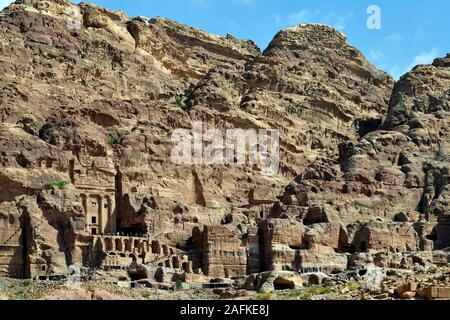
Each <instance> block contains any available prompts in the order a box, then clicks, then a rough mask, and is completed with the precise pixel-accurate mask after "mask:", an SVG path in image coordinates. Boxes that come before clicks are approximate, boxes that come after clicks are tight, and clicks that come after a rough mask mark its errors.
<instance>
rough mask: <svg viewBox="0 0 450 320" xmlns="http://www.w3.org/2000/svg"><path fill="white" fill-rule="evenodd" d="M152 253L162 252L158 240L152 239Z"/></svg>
mask: <svg viewBox="0 0 450 320" xmlns="http://www.w3.org/2000/svg"><path fill="white" fill-rule="evenodd" d="M152 253H154V254H161V246H160V245H159V242H158V241H156V240H155V241H152Z"/></svg>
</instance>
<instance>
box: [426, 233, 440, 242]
mask: <svg viewBox="0 0 450 320" xmlns="http://www.w3.org/2000/svg"><path fill="white" fill-rule="evenodd" d="M427 239H428V240H431V241H435V242H436V241H437V240H438V236H437V234H429V235H427Z"/></svg>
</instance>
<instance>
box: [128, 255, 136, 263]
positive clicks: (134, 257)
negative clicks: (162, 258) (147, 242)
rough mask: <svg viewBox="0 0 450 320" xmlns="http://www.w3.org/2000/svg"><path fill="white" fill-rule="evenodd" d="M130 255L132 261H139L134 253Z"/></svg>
mask: <svg viewBox="0 0 450 320" xmlns="http://www.w3.org/2000/svg"><path fill="white" fill-rule="evenodd" d="M129 257H130V258H131V261H132V262H137V258H136V256H135V255H134V254H133V253H132V254H130V255H129Z"/></svg>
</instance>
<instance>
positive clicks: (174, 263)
mask: <svg viewBox="0 0 450 320" xmlns="http://www.w3.org/2000/svg"><path fill="white" fill-rule="evenodd" d="M172 266H173V267H174V268H179V267H180V259H178V257H173V258H172Z"/></svg>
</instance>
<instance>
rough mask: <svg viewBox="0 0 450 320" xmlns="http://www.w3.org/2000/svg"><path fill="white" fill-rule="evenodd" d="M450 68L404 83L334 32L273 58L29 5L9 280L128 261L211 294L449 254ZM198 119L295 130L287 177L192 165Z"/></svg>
mask: <svg viewBox="0 0 450 320" xmlns="http://www.w3.org/2000/svg"><path fill="white" fill-rule="evenodd" d="M448 59H449V57H446V58H443V59H439V60H436V61H435V63H434V64H433V65H430V66H420V67H417V68H416V69H414V70H413V71H412V72H411V73H409V74H408V75H405V76H404V77H403V78H402V80H401V81H399V82H398V83H397V84H395V86H394V81H393V79H392V78H390V77H389V76H388V75H387V74H386V73H384V72H382V71H380V70H377V69H376V68H375V67H374V66H373V65H371V64H370V63H369V62H368V61H367V60H366V59H365V58H364V57H363V55H362V54H361V53H360V52H359V51H358V50H357V49H355V48H353V47H351V46H350V45H348V43H347V41H346V38H345V36H344V35H343V34H342V33H340V32H338V31H336V30H334V29H333V28H331V27H328V26H324V25H298V26H295V27H292V28H289V29H285V30H282V31H280V32H279V33H278V34H277V35H276V36H275V37H274V39H273V41H272V42H271V43H270V45H269V46H268V48H267V49H266V50H264V52H261V51H260V49H259V48H258V47H257V46H256V45H255V44H254V43H253V42H252V41H243V40H239V39H236V38H234V37H232V36H231V35H227V36H224V37H221V36H216V35H211V34H208V33H206V32H203V31H201V30H197V29H194V28H191V27H187V26H185V25H182V24H179V23H176V22H173V21H170V20H167V19H162V18H154V19H148V18H145V17H137V18H130V17H127V16H126V14H124V13H123V12H117V11H111V10H107V9H104V8H101V7H98V6H94V5H91V4H88V3H81V4H79V5H71V4H69V2H67V1H64V0H58V1H57V0H52V1H40V0H23V1H17V2H15V3H14V4H12V5H11V6H9V7H7V8H6V9H4V10H3V11H2V12H1V13H0V75H1V77H0V117H1V126H0V181H1V185H2V187H1V188H0V240H1V241H0V250H2V252H4V255H2V258H1V259H2V260H0V274H1V275H9V276H15V277H30V276H47V275H55V274H56V275H58V274H65V273H66V272H67V268H68V266H70V265H73V264H82V265H84V266H93V267H98V266H101V265H102V263H104V262H105V261H107V259H106V258H107V256H108V255H109V258H111V257H113V258H114V259H113V258H111V259H110V260H111V261H115V262H114V263H119V264H120V265H121V266H126V265H129V264H130V262H131V261H135V260H136V259H138V258H139V259H142V261H147V262H149V261H150V262H155V263H157V264H162V265H164V266H166V267H168V268H170V267H173V268H177V269H180V268H182V269H183V270H184V271H185V272H191V271H194V272H196V273H198V275H199V276H201V274H204V275H208V276H210V277H231V278H234V277H242V276H244V275H245V274H249V273H258V272H263V271H270V270H273V269H275V270H280V269H283V270H298V269H304V268H316V269H317V268H320V269H323V270H324V271H328V272H340V271H343V270H345V269H346V268H347V267H348V266H349V263H353V262H354V260H355V259H356V261H359V262H360V261H366V260H371V259H372V260H373V259H376V258H379V259H381V260H383V259H384V256H380V254H386V255H388V254H394V253H396V252H405V251H418V250H431V249H433V248H436V249H442V248H445V247H447V246H448V241H449V239H450V238H449V237H448V234H447V218H446V215H447V210H446V208H447V200H446V199H447V198H446V197H447V184H448V182H447V175H448V173H447V171H448V168H447V167H446V164H447V163H448V161H447V160H448V159H447V154H446V152H447V142H448V141H449V139H448V137H447V131H448V130H447V128H448V124H447V119H449V118H448V116H447V113H446V112H448V106H449V92H448V88H449V81H448V79H449V62H448ZM392 91H393V94H392V97H391V93H392ZM196 121H201V122H202V123H203V125H204V127H205V128H218V129H220V130H225V129H230V128H234V129H244V130H245V129H249V128H252V129H279V130H280V170H279V171H278V172H277V173H276V174H275V175H273V176H265V175H262V174H261V170H262V169H261V166H258V165H253V166H246V165H239V166H233V165H214V166H202V165H177V164H174V163H173V162H172V161H171V159H170V155H171V151H172V149H173V147H174V142H173V141H172V140H171V135H172V133H173V132H174V130H176V129H180V128H184V129H189V130H190V129H191V128H192V126H193V124H194V122H196ZM111 234H113V235H111ZM131 236H133V237H134V238H127V237H131ZM144 239H145V240H144ZM141 240H142V241H141ZM385 251H387V252H385ZM360 252H363V253H367V255H368V256H363V257H360V256H358V257H356V258H355V257H353V256H352V255H353V254H357V253H360ZM377 254H378V256H377ZM180 259H188V260H189V263H190V264H186V265H185V264H184V263H185V262H184V261H185V260H180ZM386 259H388V258H386ZM182 261H183V263H181V262H182ZM186 263H187V262H186Z"/></svg>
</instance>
